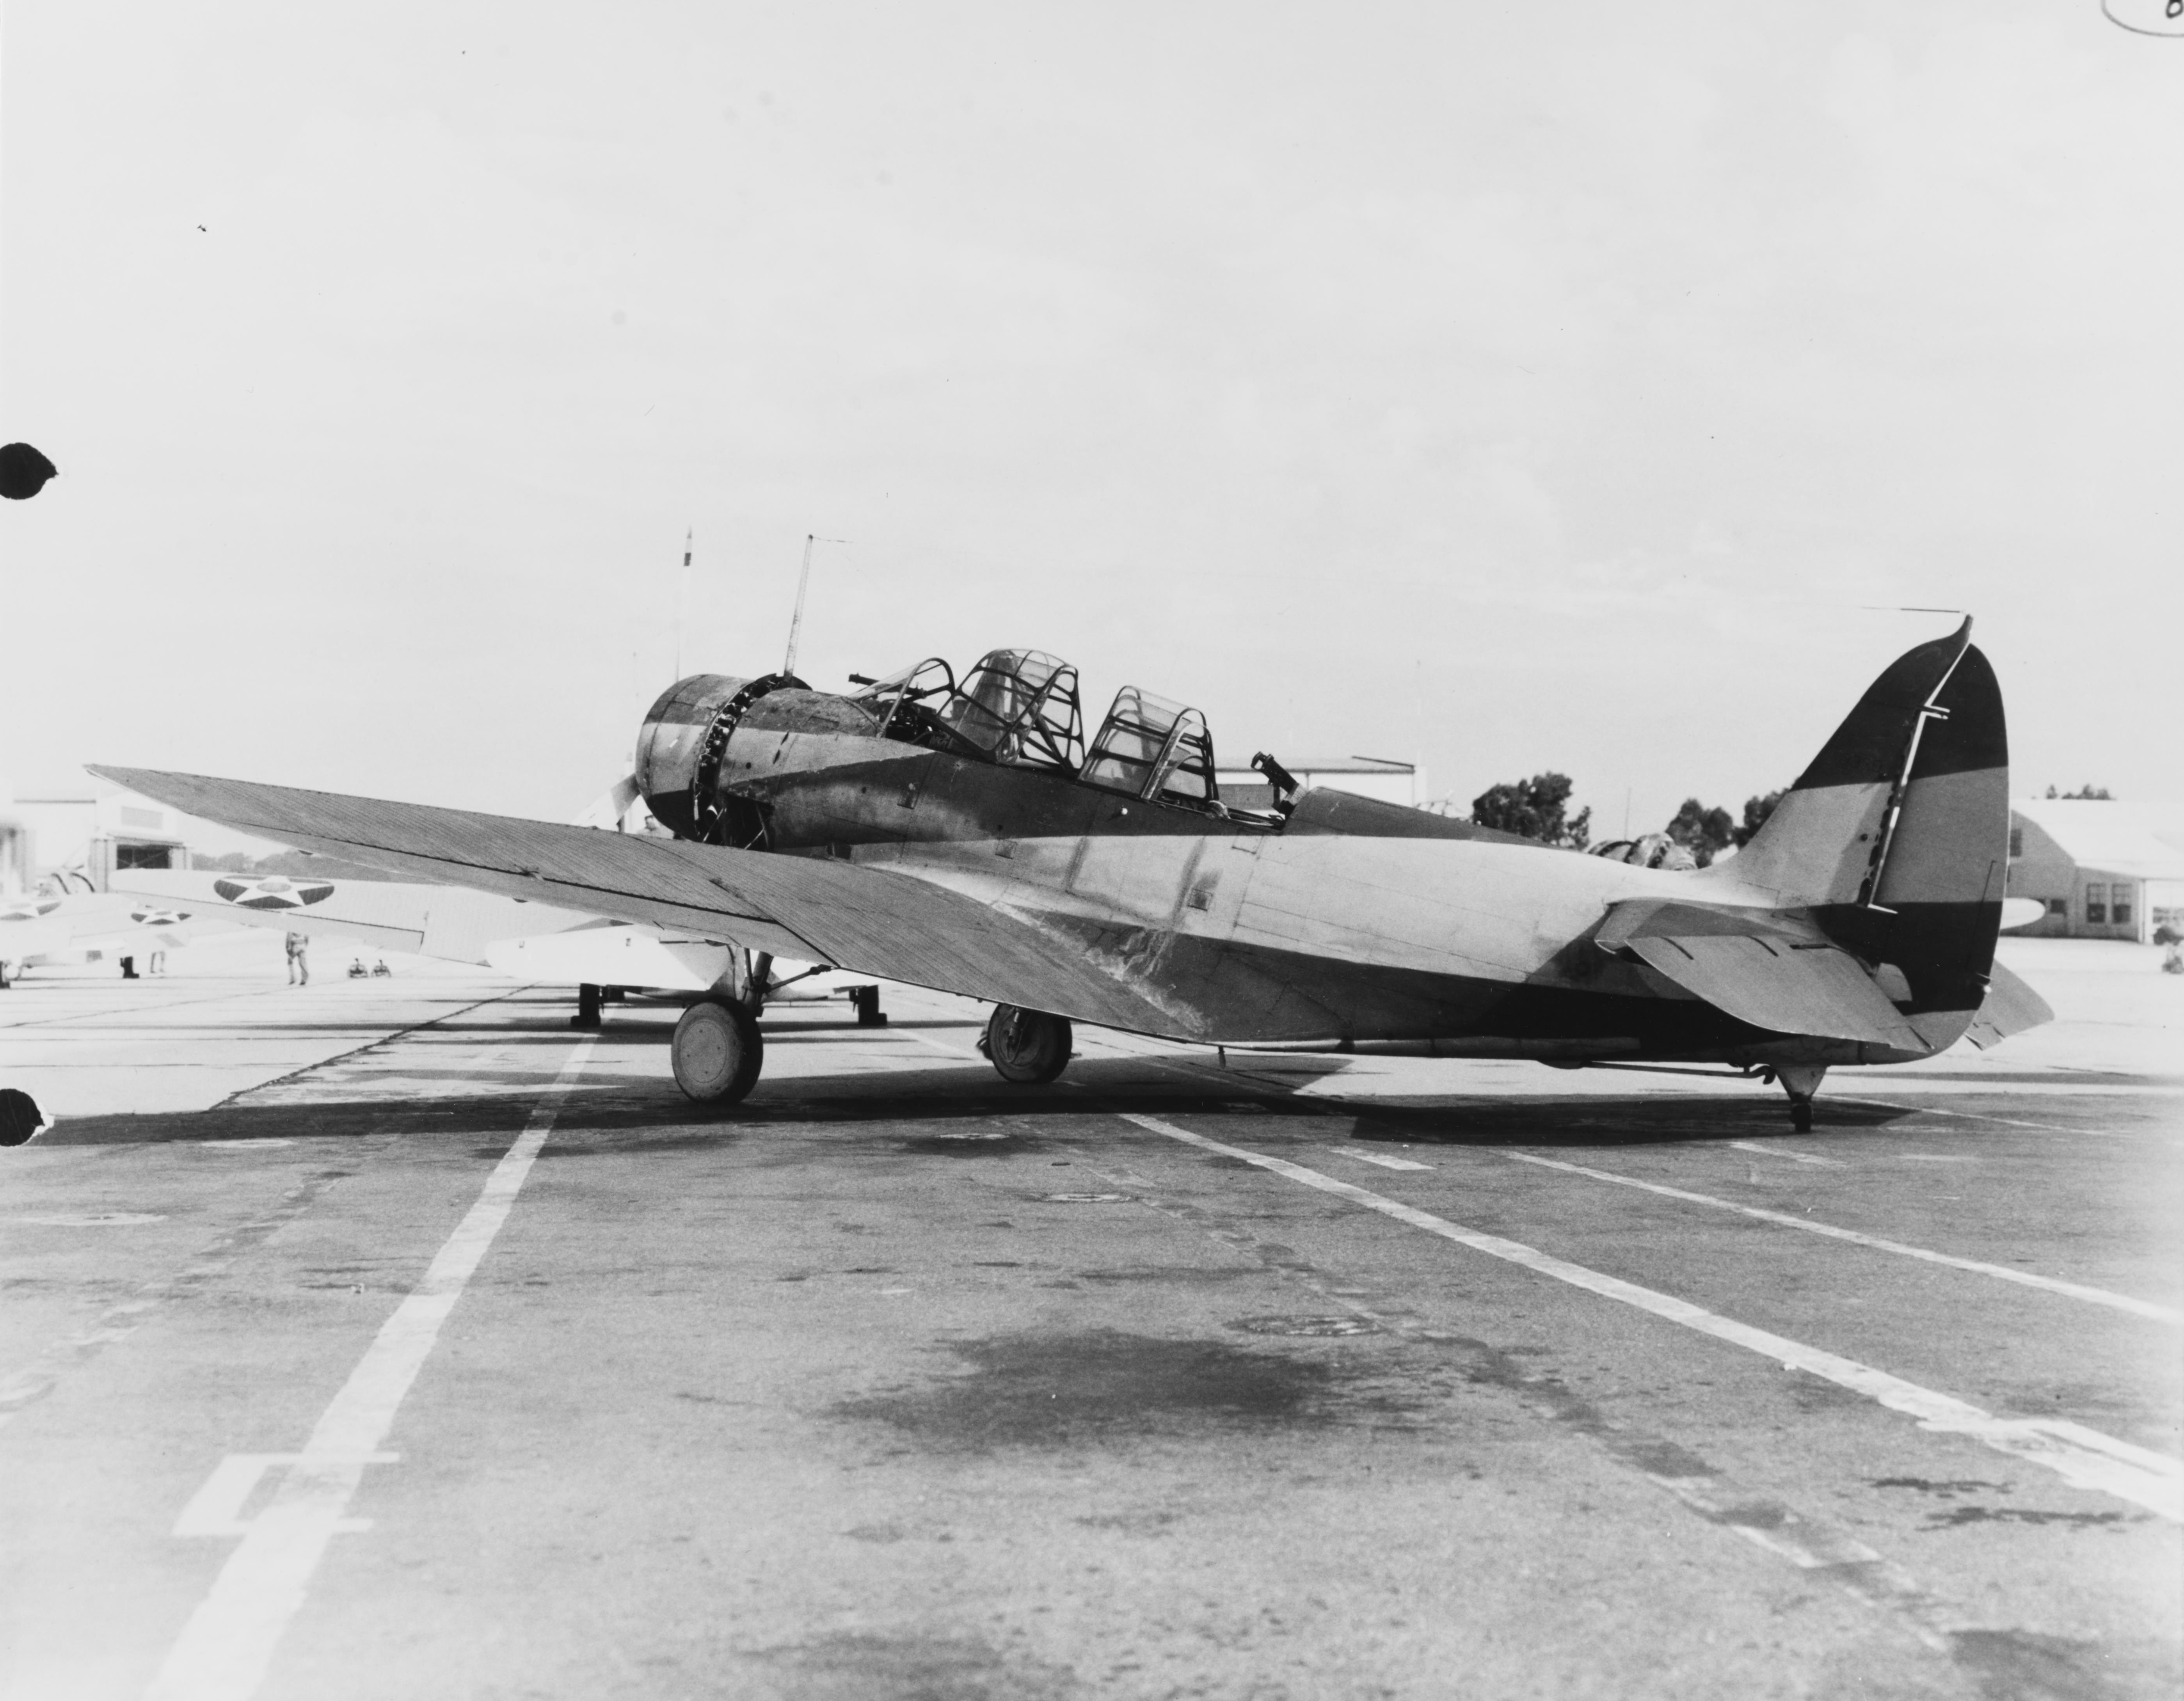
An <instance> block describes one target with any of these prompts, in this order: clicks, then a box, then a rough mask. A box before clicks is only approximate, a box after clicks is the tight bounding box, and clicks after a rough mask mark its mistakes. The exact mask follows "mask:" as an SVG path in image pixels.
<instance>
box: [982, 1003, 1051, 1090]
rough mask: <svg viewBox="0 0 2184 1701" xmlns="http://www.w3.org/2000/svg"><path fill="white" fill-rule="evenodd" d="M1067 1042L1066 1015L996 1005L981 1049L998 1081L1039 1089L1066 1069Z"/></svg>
mask: <svg viewBox="0 0 2184 1701" xmlns="http://www.w3.org/2000/svg"><path fill="white" fill-rule="evenodd" d="M1070 1039H1071V1035H1070V1031H1069V1020H1068V1018H1067V1017H1066V1016H1050V1015H1048V1014H1046V1013H1045V1011H1043V1010H1023V1009H1017V1007H1016V1006H1015V1005H1014V1004H996V1005H995V1006H994V1014H992V1015H991V1016H989V1017H988V1018H987V1020H986V1038H985V1044H984V1046H983V1050H984V1052H985V1053H986V1055H987V1056H988V1057H989V1059H992V1061H993V1065H994V1067H995V1069H997V1070H1000V1073H1001V1079H1002V1080H1004V1081H1022V1082H1024V1083H1025V1084H1027V1085H1030V1086H1043V1085H1045V1083H1046V1082H1047V1081H1052V1080H1053V1079H1054V1078H1055V1076H1058V1075H1060V1074H1061V1071H1062V1070H1065V1069H1067V1068H1068V1066H1069V1045H1070Z"/></svg>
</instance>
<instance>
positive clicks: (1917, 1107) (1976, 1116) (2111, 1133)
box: [1829, 1092, 2130, 1140]
mask: <svg viewBox="0 0 2184 1701" xmlns="http://www.w3.org/2000/svg"><path fill="white" fill-rule="evenodd" d="M1829 1097H1830V1098H1831V1099H1833V1100H1834V1101H1835V1102H1836V1103H1838V1104H1870V1105H1872V1106H1874V1107H1875V1109H1880V1110H1901V1111H1902V1112H1903V1114H1904V1115H1907V1116H1953V1117H1956V1118H1957V1119H1958V1120H1959V1121H1964V1122H1992V1123H1996V1124H1997V1125H1999V1126H2002V1127H2004V1128H2030V1129H2032V1130H2034V1131H2036V1132H2038V1133H2042V1134H2092V1135H2096V1136H2098V1137H2101V1138H2103V1139H2110V1140H2123V1139H2128V1138H2130V1136H2129V1135H2127V1134H2124V1133H2120V1132H2119V1131H2117V1130H2115V1129H2113V1128H2072V1127H2070V1126H2067V1125H2066V1124H2064V1123H2061V1122H2023V1121H2020V1120H2018V1119H2017V1118H2015V1117H2014V1116H1990V1115H1987V1113H1986V1111H1984V1110H1952V1109H1949V1108H1948V1107H1947V1105H1942V1104H1897V1103H1892V1102H1891V1101H1890V1100H1888V1099H1886V1098H1852V1097H1851V1096H1850V1095H1849V1094H1848V1093H1847V1092H1836V1093H1830V1095H1829Z"/></svg>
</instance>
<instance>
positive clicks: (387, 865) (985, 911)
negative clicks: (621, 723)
mask: <svg viewBox="0 0 2184 1701" xmlns="http://www.w3.org/2000/svg"><path fill="white" fill-rule="evenodd" d="M91 771H92V772H93V773H95V774H97V775H101V776H103V777H104V778H106V779H109V780H111V781H114V783H115V784H116V785H119V786H125V787H128V788H129V789H130V790H131V791H132V792H141V793H142V794H143V795H144V796H146V797H148V798H156V799H158V800H159V802H161V803H166V804H168V805H170V807H172V808H175V809H180V810H181V811H182V812H183V813H185V814H192V815H195V816H198V818H200V819H201V820H209V821H218V822H220V824H221V825H225V826H231V827H236V828H238V829H240V830H242V831H245V832H250V833H254V834H257V835H258V836H259V837H264V838H269V839H272V840H275V841H276V842H279V843H282V844H290V845H296V846H298V847H301V848H304V849H306V850H317V851H326V852H330V853H340V854H342V855H344V856H350V857H354V859H356V860H357V861H359V862H363V863H366V864H370V865H372V866H374V867H378V868H384V869H387V870H392V871H393V872H394V873H398V874H406V875H410V876H415V877H417V878H420V879H424V880H431V881H442V882H444V883H446V884H448V885H454V886H466V887H474V888H476V889H477V890H479V891H483V892H499V893H500V894H502V895H503V896H504V897H509V898H525V899H528V900H530V901H532V902H534V903H551V904H555V905H558V906H560V907H561V908H564V909H575V910H581V911H583V912H585V913H587V914H594V915H605V916H610V917H612V918H614V919H615V920H623V921H651V922H657V923H660V924H661V925H663V926H670V927H677V928H686V929H688V930H690V931H692V932H694V933H696V934H698V935H699V937H710V938H722V937H725V938H727V939H732V940H733V941H734V942H736V943H738V944H739V945H743V946H746V947H748V948H751V949H754V950H760V951H770V952H772V953H774V954H775V955H777V956H782V957H793V958H796V959H799V960H802V961H805V962H811V963H831V964H835V965H836V966H837V967H838V968H843V969H849V970H854V971H855V972H857V973H860V974H866V975H876V976H881V977H883V978H884V979H887V980H891V981H905V982H907V983H908V984H910V985H912V986H920V987H933V988H934V989H936V990H937V991H940V992H957V993H961V994H963V995H965V996H967V997H970V998H989V999H995V1000H998V1001H1000V1002H1003V1003H1012V1004H1020V1005H1022V1006H1023V1007H1025V1008H1026V1009H1038V1010H1047V1011H1050V1012H1052V1013H1053V1014H1056V1015H1063V1016H1068V1017H1071V1018H1073V1019H1074V1020H1080V1021H1087V1022H1092V1023H1095V1024H1098V1025H1100V1026H1105V1027H1117V1028H1126V1029H1131V1030H1135V1031H1173V1029H1174V1028H1175V1026H1176V1018H1175V1016H1174V1015H1173V1014H1170V1013H1167V1012H1164V1011H1162V1009H1160V1008H1159V1007H1157V1006H1156V1005H1155V1004H1154V1003H1151V1001H1150V1000H1148V999H1147V998H1145V997H1143V996H1142V995H1140V994H1139V993H1138V992H1135V991H1134V990H1133V989H1132V988H1131V987H1128V986H1126V985H1124V984H1123V982H1121V981H1117V980H1115V979H1113V978H1112V977H1111V976H1107V975H1106V974H1104V973H1102V972H1100V970H1098V969H1097V968H1095V967H1094V966H1093V965H1092V964H1090V963H1089V961H1088V960H1087V959H1085V957H1084V953H1083V952H1082V950H1081V948H1078V946H1076V945H1075V944H1073V943H1072V942H1069V941H1067V940H1064V939H1062V938H1060V937H1054V936H1050V935H1048V934H1047V933H1045V931H1042V930H1041V929H1039V928H1038V927H1036V926H1033V925H1032V924H1031V923H1029V922H1027V921H1024V920H1020V919H1018V918H1017V917H1015V916H1013V915H1009V914H1004V913H1003V912H1001V911H1000V910H998V909H994V908H992V907H991V906H989V905H987V904H983V903H978V901H977V900H975V899H973V898H966V897H964V896H962V895H961V893H958V892H950V891H948V890H947V889H946V888H944V887H938V886H934V885H933V884H931V883H930V882H928V881H922V880H916V879H913V878H911V876H907V875H901V874H895V873H891V872H889V871H887V870H879V869H872V868H859V867H855V866H854V865H853V864H849V863H844V862H835V861H830V860H826V859H818V858H811V857H795V856H780V855H771V854H767V853H763V852H756V851H738V850H730V849H727V848H724V847H721V846H717V845H698V844H688V843H685V842H682V841H680V840H675V839H661V838H655V837H650V836H649V835H643V834H635V833H616V832H609V831H601V830H599V829H597V828H591V827H577V826H563V825H557V824H555V823H552V822H547V821H530V820H519V819H516V818H514V817H511V816H506V815H487V814H472V813H471V812H470V811H467V810H463V809H432V808H429V807H426V806H425V805H422V804H417V803H388V802H385V801H382V800H381V799H378V798H356V797H348V796H343V795H342V794H339V793H336V792H305V791H298V790H296V789H294V788H292V787H285V786H261V785H257V784H254V783H252V782H250V781H242V780H218V779H211V778H208V777H206V776H204V775H196V774H168V773H161V772H158V771H156V770H148V769H137V768H104V767H100V768H93V769H92V770H91Z"/></svg>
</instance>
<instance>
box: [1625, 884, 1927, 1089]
mask: <svg viewBox="0 0 2184 1701" xmlns="http://www.w3.org/2000/svg"><path fill="white" fill-rule="evenodd" d="M1596 937H1597V939H1598V942H1599V943H1600V944H1602V946H1604V947H1606V948H1608V949H1611V950H1626V951H1628V952H1630V953H1631V954H1632V955H1634V956H1635V957H1637V958H1638V959H1640V960H1641V961H1642V962H1644V963H1645V964H1646V965H1647V966H1649V967H1650V968H1652V969H1654V970H1658V971H1659V972H1660V973H1661V974H1663V975H1664V976H1667V977H1668V978H1669V980H1671V981H1674V982H1675V984H1676V985H1678V986H1680V987H1682V988H1683V989H1684V990H1685V992H1691V993H1694V994H1696V995H1697V996H1698V997H1699V998H1703V999H1705V1000H1706V1001H1707V1003H1710V1004H1712V1005H1713V1006H1714V1008H1715V1009H1719V1010H1724V1011H1726V1012H1727V1013H1728V1014H1730V1015H1732V1016H1735V1017H1736V1019H1737V1020H1739V1021H1742V1022H1749V1023H1751V1024H1752V1026H1754V1027H1756V1028H1765V1029H1767V1030H1769V1031H1771V1032H1774V1033H1782V1034H1799V1035H1809V1036H1812V1037H1815V1038H1819V1039H1841V1040H1859V1041H1863V1042H1866V1043H1867V1044H1870V1045H1885V1046H1892V1047H1896V1048H1900V1049H1903V1050H1905V1051H1915V1052H1925V1051H1929V1050H1931V1049H1932V1048H1931V1045H1930V1044H1929V1043H1928V1042H1927V1041H1926V1040H1925V1039H1924V1038H1922V1037H1920V1036H1919V1031H1918V1030H1917V1029H1915V1028H1914V1027H1913V1026H1911V1024H1910V1023H1909V1022H1908V1021H1907V1020H1905V1019H1904V1017H1903V1013H1902V1012H1901V1011H1899V1010H1898V1009H1897V1008H1896V1006H1895V1004H1894V1003H1892V1001H1891V1000H1890V998H1889V997H1888V995H1887V994H1886V992H1883V991H1882V990H1881V989H1880V987H1879V986H1878V985H1877V984H1876V983H1875V981H1874V978H1873V976H1871V975H1869V974H1868V973H1867V972H1866V969H1865V965H1864V964H1862V963H1860V962H1859V961H1858V959H1857V958H1855V957H1853V956H1852V955H1851V954H1850V953H1848V952H1847V951H1845V950H1843V949H1841V948H1840V947H1838V946H1836V945H1835V944H1834V943H1833V942H1830V940H1829V939H1828V937H1827V936H1826V935H1825V934H1824V933H1822V932H1821V931H1819V928H1818V927H1816V926H1813V925H1812V924H1810V923H1809V922H1806V921H1803V920H1801V919H1799V918H1797V917H1795V916H1792V915H1789V914H1784V913H1783V912H1781V911H1779V910H1739V909H1730V908H1727V907H1725V906H1724V907H1717V906H1713V905H1706V904H1693V903H1656V902H1653V901H1651V900H1641V901H1639V902H1636V903H1619V904H1618V905H1616V906H1615V908H1614V909H1612V910H1610V911H1609V912H1608V919H1607V922H1606V923H1605V924H1603V925H1602V928H1601V930H1600V932H1599V934H1598V935H1597V936H1596Z"/></svg>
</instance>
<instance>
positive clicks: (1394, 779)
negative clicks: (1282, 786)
mask: <svg viewBox="0 0 2184 1701" xmlns="http://www.w3.org/2000/svg"><path fill="white" fill-rule="evenodd" d="M1282 765H1283V766H1284V767H1285V768H1287V769H1288V770H1290V773H1292V774H1294V775H1296V778H1297V784H1298V786H1299V787H1301V788H1303V789H1306V790H1309V789H1310V788H1311V787H1314V786H1328V787H1333V788H1334V790H1335V791H1338V792H1355V793H1357V795H1358V796H1360V797H1364V798H1379V800H1380V801H1381V802H1382V803H1401V804H1403V805H1404V806H1406V807H1412V806H1414V805H1415V804H1417V803H1418V792H1419V791H1420V789H1421V788H1422V787H1424V783H1425V775H1424V772H1423V771H1422V770H1420V769H1419V768H1418V766H1417V765H1416V764H1414V763H1410V762H1391V761H1390V760H1388V759H1386V758H1385V757H1379V756H1330V757H1329V758H1327V759H1324V760H1322V761H1318V762H1286V761H1285V762H1284V763H1283V764H1282ZM1215 778H1216V779H1217V781H1218V782H1219V784H1220V787H1221V801H1222V802H1223V803H1233V804H1234V805H1235V806H1236V807H1237V808H1239V809H1272V808H1273V805H1274V788H1273V787H1272V786H1270V785H1268V783H1267V779H1266V776H1265V775H1263V774H1261V773H1260V772H1259V771H1258V770H1256V769H1255V768H1223V769H1222V770H1220V772H1219V773H1218V774H1217V775H1215Z"/></svg>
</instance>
